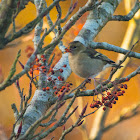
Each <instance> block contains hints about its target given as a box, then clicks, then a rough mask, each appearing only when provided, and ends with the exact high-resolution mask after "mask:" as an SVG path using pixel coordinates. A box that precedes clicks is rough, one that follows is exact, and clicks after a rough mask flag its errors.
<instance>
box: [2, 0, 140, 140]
mask: <svg viewBox="0 0 140 140" xmlns="http://www.w3.org/2000/svg"><path fill="white" fill-rule="evenodd" d="M74 2H75V1H74ZM131 2H132V3H131ZM133 2H134V1H132V0H123V1H122V2H121V3H120V5H119V6H118V8H117V9H116V12H115V13H114V14H116V15H118V14H120V15H126V14H128V12H129V11H130V9H131V8H132V7H133V6H134V3H133ZM51 3H52V1H51V0H50V1H49V2H48V1H47V4H48V5H50V4H51ZM85 3H86V0H82V1H80V0H79V1H78V5H77V7H76V9H75V10H74V12H73V13H72V15H73V14H74V13H75V12H76V11H78V9H79V7H81V6H83V5H84V4H85ZM69 5H70V0H67V1H65V2H61V7H62V14H63V15H62V16H65V15H66V13H67V11H68V8H69ZM139 13H140V12H139ZM139 13H137V15H136V16H135V19H132V20H131V21H129V22H122V21H121V22H119V21H110V22H109V23H108V24H107V25H106V26H105V27H104V28H103V29H102V31H101V32H100V33H99V34H98V36H97V37H96V38H95V40H94V41H97V42H107V43H110V44H113V45H116V46H120V47H121V46H122V47H124V46H125V47H126V46H132V44H134V43H135V42H136V41H137V40H138V38H140V26H138V25H140V14H139ZM87 15H88V12H87V13H86V14H84V15H83V16H82V17H81V18H80V19H79V20H78V21H77V22H76V24H75V25H74V26H73V27H72V28H71V29H70V30H69V31H68V32H67V33H66V35H65V36H64V38H63V40H62V41H63V42H64V45H66V46H67V45H68V43H70V42H71V41H73V39H74V38H75V37H76V35H77V34H78V32H79V31H80V30H81V28H82V26H83V24H84V22H85V20H86V17H87ZM50 16H51V18H52V20H53V21H55V20H56V17H57V14H56V9H55V8H54V9H53V10H52V11H51V13H50ZM35 17H36V9H35V6H34V5H33V4H32V3H29V5H27V6H26V8H25V9H24V10H23V11H21V12H20V13H19V15H18V16H17V18H16V27H17V29H16V30H19V29H20V28H22V27H24V26H25V25H26V24H27V23H29V22H30V21H32V20H33V19H34V18H35ZM44 21H45V22H44V25H43V28H46V27H48V25H47V22H46V19H45V18H44ZM11 29H12V28H10V30H11ZM10 30H9V32H10ZM33 37H34V31H32V32H31V33H29V34H27V35H25V36H23V37H21V38H19V39H16V40H15V41H13V42H11V43H10V44H8V46H9V48H7V49H3V50H0V82H2V81H3V79H5V78H6V77H7V76H8V74H9V71H10V68H11V66H12V64H13V62H14V60H15V57H16V54H17V52H18V50H19V49H21V57H20V61H21V62H22V63H23V64H25V63H26V62H27V60H28V57H29V56H30V54H31V53H32V52H33V42H32V40H33ZM53 37H54V34H53V33H51V34H50V35H49V36H48V37H46V39H45V42H44V44H45V45H47V44H49V43H50V42H51V40H52V38H53ZM124 40H125V41H124ZM124 44H125V45H124ZM138 46H140V44H138V45H137V47H135V48H134V51H136V52H139V53H140V47H138ZM99 51H100V52H102V53H103V54H105V55H107V56H108V57H109V58H110V59H112V60H114V61H116V60H117V57H118V54H117V53H115V52H109V51H104V50H99ZM54 53H55V54H56V57H55V59H54V62H53V64H55V63H56V62H57V61H58V60H59V59H60V57H61V52H60V51H59V49H58V48H56V49H55V50H54ZM139 65H140V60H138V59H134V58H132V59H131V60H130V63H129V64H128V65H127V68H126V69H125V72H124V73H123V76H126V75H128V74H130V73H131V72H132V71H134V70H135V69H137V67H138V66H139ZM21 70H22V68H21V66H20V65H19V64H17V72H16V73H19V72H20V71H21ZM75 79H76V80H75ZM68 81H71V82H72V83H73V84H74V85H73V87H75V86H77V85H79V84H80V83H81V82H82V81H83V79H82V78H79V77H78V76H76V75H75V74H73V73H72V74H71V76H70V77H69V78H68ZM19 83H20V86H21V88H24V94H28V89H29V79H28V78H27V77H26V76H23V77H22V78H20V80H19ZM127 85H128V89H127V90H126V93H125V95H124V96H121V97H120V98H119V100H118V101H117V104H116V105H113V108H112V109H110V110H109V113H108V115H107V118H106V122H105V124H106V125H107V124H109V123H110V122H111V121H112V120H113V119H114V118H115V117H117V116H118V115H119V114H120V111H121V110H122V108H124V107H130V106H132V105H133V104H137V103H138V102H140V75H138V76H136V77H134V78H132V79H131V80H130V81H129V82H127ZM93 88H94V86H93V85H92V84H88V85H87V89H93ZM34 91H35V87H34ZM92 100H93V98H92V97H84V98H78V99H77V100H76V103H75V106H76V105H79V108H78V111H79V112H80V111H81V110H82V108H83V106H84V105H85V104H86V103H87V102H88V103H89V104H90V103H91V102H92ZM12 103H15V104H16V105H17V107H19V105H20V97H19V94H18V91H17V89H16V87H15V85H14V84H13V85H12V86H10V87H7V88H6V89H5V90H3V91H1V92H0V130H1V131H0V134H5V135H6V136H7V137H9V136H10V134H11V131H12V126H13V123H14V115H13V111H12V109H11V104H12ZM64 108H65V107H63V109H64ZM63 109H62V110H61V111H60V116H61V114H62V112H63ZM91 111H93V109H91V108H88V110H87V113H88V112H91ZM95 116H96V113H95V114H93V115H91V116H88V117H87V118H86V119H85V124H84V126H85V127H86V129H84V132H82V131H81V130H82V129H83V128H76V129H74V130H73V131H72V132H71V133H69V134H68V135H67V136H66V140H71V139H73V140H76V139H80V140H86V135H90V134H91V133H92V132H91V127H92V125H93V122H94V119H95ZM75 117H78V113H77V114H75V115H74V116H73V118H72V119H71V120H69V121H68V122H67V123H66V125H65V127H66V128H68V127H69V126H70V125H71V124H72V121H74V120H75ZM139 126H140V115H139V114H138V115H136V116H134V117H132V118H130V119H128V120H125V121H123V122H120V123H119V124H118V125H116V126H115V127H113V128H111V129H109V130H108V131H106V132H105V133H104V134H103V137H102V140H137V139H138V138H140V127H139ZM62 131H63V128H62V127H60V128H58V129H56V131H55V132H53V133H52V134H51V135H50V136H49V137H50V138H51V137H52V136H55V138H54V139H55V140H57V139H59V137H60V135H61V133H62ZM85 133H86V134H85ZM46 139H47V138H46Z"/></svg>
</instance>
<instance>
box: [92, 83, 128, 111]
mask: <svg viewBox="0 0 140 140" xmlns="http://www.w3.org/2000/svg"><path fill="white" fill-rule="evenodd" d="M124 89H127V84H121V85H118V86H117V87H116V86H115V87H114V90H113V91H111V92H109V91H106V94H105V95H102V100H101V101H95V102H94V103H92V104H90V107H91V108H99V107H101V106H104V107H103V110H104V111H105V110H106V107H109V108H112V104H116V100H118V97H119V96H123V95H124V93H125V91H124Z"/></svg>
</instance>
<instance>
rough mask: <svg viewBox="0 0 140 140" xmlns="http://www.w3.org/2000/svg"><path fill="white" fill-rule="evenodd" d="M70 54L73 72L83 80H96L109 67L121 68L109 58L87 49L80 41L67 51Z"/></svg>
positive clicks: (71, 44) (89, 48)
mask: <svg viewBox="0 0 140 140" xmlns="http://www.w3.org/2000/svg"><path fill="white" fill-rule="evenodd" d="M66 51H67V52H69V57H68V58H69V64H70V67H71V69H72V71H73V72H74V73H75V74H77V75H78V76H80V77H82V78H94V77H96V76H97V75H98V74H99V73H100V72H101V71H103V70H105V69H106V68H107V67H118V68H119V67H121V66H118V65H117V64H116V63H115V62H114V61H112V60H110V59H109V58H108V57H107V56H105V55H103V54H101V53H99V52H97V51H95V50H94V49H93V48H91V47H85V46H84V45H83V44H82V43H81V42H79V41H73V42H71V43H70V44H69V47H68V48H67V49H66Z"/></svg>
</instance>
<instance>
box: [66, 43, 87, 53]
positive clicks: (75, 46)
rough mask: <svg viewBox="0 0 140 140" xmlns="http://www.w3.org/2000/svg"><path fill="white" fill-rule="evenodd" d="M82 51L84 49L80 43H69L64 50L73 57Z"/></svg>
mask: <svg viewBox="0 0 140 140" xmlns="http://www.w3.org/2000/svg"><path fill="white" fill-rule="evenodd" d="M84 49H85V46H84V45H83V44H82V43H81V42H79V41H73V42H71V43H69V47H68V48H67V49H66V51H67V52H69V53H71V54H73V55H74V54H77V53H79V52H80V51H82V50H84Z"/></svg>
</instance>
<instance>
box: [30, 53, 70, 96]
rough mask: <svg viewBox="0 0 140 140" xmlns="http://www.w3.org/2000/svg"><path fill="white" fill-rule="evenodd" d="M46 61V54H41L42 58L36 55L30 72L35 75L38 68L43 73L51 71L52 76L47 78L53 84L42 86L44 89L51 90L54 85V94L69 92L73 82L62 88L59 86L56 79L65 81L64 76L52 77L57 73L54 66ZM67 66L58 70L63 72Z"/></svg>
mask: <svg viewBox="0 0 140 140" xmlns="http://www.w3.org/2000/svg"><path fill="white" fill-rule="evenodd" d="M45 62H46V58H45V56H44V55H41V57H40V59H39V58H37V57H36V58H35V61H34V62H33V63H32V67H31V69H30V72H29V73H30V74H32V75H33V72H34V71H36V70H38V71H41V72H43V73H49V75H50V76H49V77H48V78H47V81H48V82H49V85H51V86H47V87H44V88H42V90H43V91H49V90H50V87H52V88H53V90H54V95H58V96H60V93H62V92H64V91H65V92H69V91H70V87H71V85H72V83H70V82H67V83H65V84H64V85H63V86H62V87H61V88H58V87H57V84H56V80H58V81H64V77H62V76H58V77H57V78H55V79H54V78H52V77H51V75H53V74H55V71H54V70H53V68H52V67H48V66H45ZM66 67H67V65H66V64H64V65H63V67H62V68H61V69H59V70H58V71H57V72H60V73H63V71H64V70H63V69H64V68H66Z"/></svg>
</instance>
